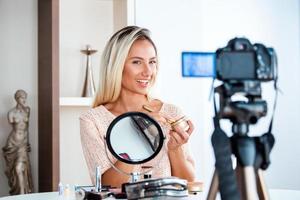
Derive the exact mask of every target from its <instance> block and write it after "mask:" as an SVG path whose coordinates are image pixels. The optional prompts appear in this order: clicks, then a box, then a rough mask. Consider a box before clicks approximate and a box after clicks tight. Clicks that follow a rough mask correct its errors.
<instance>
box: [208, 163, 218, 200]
mask: <svg viewBox="0 0 300 200" xmlns="http://www.w3.org/2000/svg"><path fill="white" fill-rule="evenodd" d="M218 191H219V178H218V173H217V170H216V169H215V171H214V175H213V178H212V180H211V183H210V188H209V191H208V195H207V200H215V199H216V197H217V193H218Z"/></svg>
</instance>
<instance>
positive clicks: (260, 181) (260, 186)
mask: <svg viewBox="0 0 300 200" xmlns="http://www.w3.org/2000/svg"><path fill="white" fill-rule="evenodd" d="M256 173H257V174H256V181H257V191H258V196H259V199H262V200H269V199H270V197H269V193H268V189H267V186H266V182H265V180H264V177H263V171H262V170H261V169H258V170H257V171H256Z"/></svg>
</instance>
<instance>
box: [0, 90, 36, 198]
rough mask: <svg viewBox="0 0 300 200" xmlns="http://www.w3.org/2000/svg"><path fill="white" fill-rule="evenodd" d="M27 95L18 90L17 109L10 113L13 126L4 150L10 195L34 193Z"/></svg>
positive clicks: (16, 96)
mask: <svg viewBox="0 0 300 200" xmlns="http://www.w3.org/2000/svg"><path fill="white" fill-rule="evenodd" d="M26 98H27V93H26V92H25V91H24V90H17V91H16V93H15V100H16V102H17V105H16V107H14V108H13V109H11V110H10V111H9V112H8V122H9V123H10V124H11V125H12V131H11V132H10V134H9V136H8V138H7V142H6V145H5V147H3V148H2V150H3V155H4V158H5V161H6V167H7V168H6V170H5V174H6V176H7V178H8V184H9V186H10V192H9V193H10V194H11V195H15V194H26V193H32V192H33V183H32V176H31V167H30V161H29V154H28V153H29V152H30V144H29V141H28V126H29V114H30V108H29V107H28V106H26V105H25V103H26Z"/></svg>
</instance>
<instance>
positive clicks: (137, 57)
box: [129, 56, 156, 60]
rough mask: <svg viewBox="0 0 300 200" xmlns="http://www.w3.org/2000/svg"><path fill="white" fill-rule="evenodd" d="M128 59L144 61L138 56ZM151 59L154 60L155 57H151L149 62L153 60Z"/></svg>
mask: <svg viewBox="0 0 300 200" xmlns="http://www.w3.org/2000/svg"><path fill="white" fill-rule="evenodd" d="M129 59H139V60H144V58H142V57H139V56H133V57H130V58H129ZM153 59H156V57H152V58H150V59H149V60H153Z"/></svg>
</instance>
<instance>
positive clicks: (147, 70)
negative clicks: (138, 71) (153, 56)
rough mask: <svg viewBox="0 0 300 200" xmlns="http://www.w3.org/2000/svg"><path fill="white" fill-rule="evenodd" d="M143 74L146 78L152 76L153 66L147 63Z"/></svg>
mask: <svg viewBox="0 0 300 200" xmlns="http://www.w3.org/2000/svg"><path fill="white" fill-rule="evenodd" d="M142 74H143V75H144V76H150V75H152V66H151V65H150V64H147V63H145V64H144V68H143V72H142Z"/></svg>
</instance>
